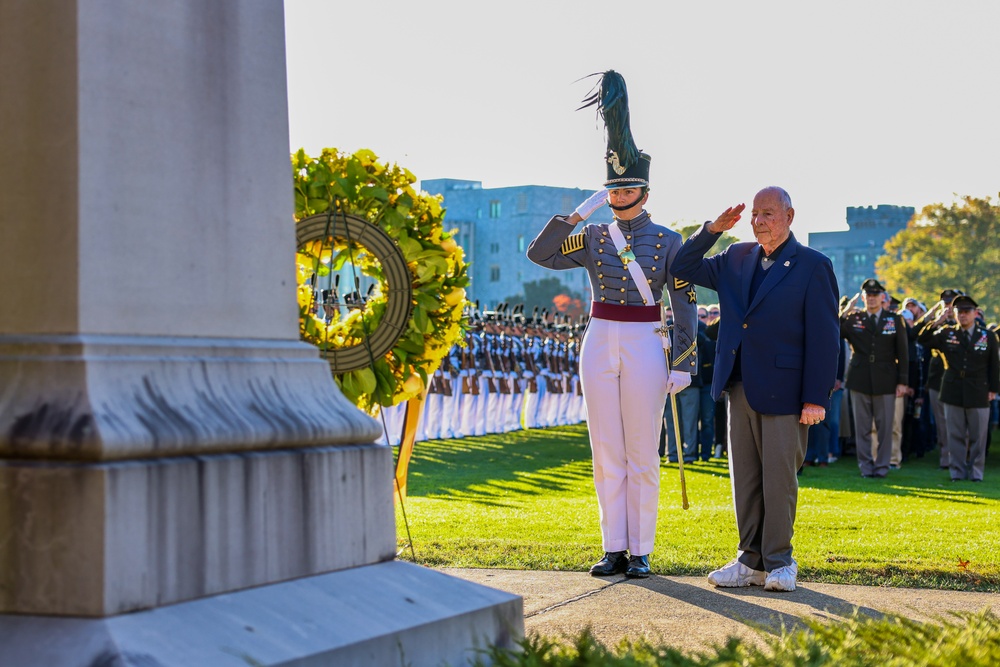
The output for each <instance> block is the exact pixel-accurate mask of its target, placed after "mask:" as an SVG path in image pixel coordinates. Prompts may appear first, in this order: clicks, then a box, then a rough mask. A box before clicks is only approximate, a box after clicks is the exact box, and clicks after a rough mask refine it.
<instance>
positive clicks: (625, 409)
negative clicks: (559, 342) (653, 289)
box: [580, 318, 667, 556]
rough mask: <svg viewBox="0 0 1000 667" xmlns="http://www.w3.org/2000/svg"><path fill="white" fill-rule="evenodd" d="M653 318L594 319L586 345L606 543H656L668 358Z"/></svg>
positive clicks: (646, 546) (620, 547) (634, 548)
mask: <svg viewBox="0 0 1000 667" xmlns="http://www.w3.org/2000/svg"><path fill="white" fill-rule="evenodd" d="M656 326H657V324H656V323H653V322H612V321H609V320H602V319H596V318H594V319H591V320H590V324H589V325H588V327H587V333H586V334H585V336H584V339H583V346H582V349H581V351H580V371H581V372H580V377H581V380H582V382H583V395H584V399H585V400H586V403H587V419H588V430H589V431H590V449H591V452H592V454H593V458H594V486H595V488H596V489H597V502H598V504H599V506H600V514H601V537H602V541H603V544H604V550H605V551H624V550H626V549H628V550H629V551H630V552H631V554H632V555H635V556H645V555H647V554H649V553H650V552H651V551H652V550H653V542H654V536H655V533H656V511H657V506H658V503H659V492H660V457H659V454H658V452H657V448H658V445H659V440H660V428H661V415H662V414H663V405H664V402H665V401H666V398H667V363H666V360H665V358H664V356H663V347H662V344H661V342H660V336H659V334H657V333H656V332H655V331H654V328H655V327H656Z"/></svg>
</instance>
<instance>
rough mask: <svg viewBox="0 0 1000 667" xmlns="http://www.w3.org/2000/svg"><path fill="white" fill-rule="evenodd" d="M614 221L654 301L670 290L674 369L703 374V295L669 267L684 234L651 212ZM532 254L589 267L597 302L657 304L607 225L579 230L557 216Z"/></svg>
mask: <svg viewBox="0 0 1000 667" xmlns="http://www.w3.org/2000/svg"><path fill="white" fill-rule="evenodd" d="M612 224H617V225H618V227H619V229H621V231H622V234H623V235H624V236H625V241H626V242H627V243H629V244H630V245H631V246H632V252H633V253H635V258H636V261H637V262H639V266H641V267H642V272H643V273H644V274H645V275H646V280H647V283H648V284H649V287H650V289H651V291H652V293H653V300H654V301H660V299H661V296H662V295H663V293H664V291H666V295H667V298H668V299H669V302H670V308H671V310H673V313H674V350H673V355H672V359H673V370H679V371H686V372H689V373H691V374H692V375H695V374H697V372H698V363H697V358H696V356H697V352H696V348H695V343H696V341H697V337H698V304H697V293H696V292H695V289H694V286H693V285H691V284H690V283H688V282H687V281H683V280H678V279H676V278H674V277H673V276H672V275H671V273H670V271H669V268H670V266H672V265H673V260H674V255H676V254H677V251H678V249H680V247H681V243H682V241H681V235H680V234H678V233H677V232H675V231H673V230H672V229H668V228H666V227H661V226H660V225H655V224H653V222H652V220H651V219H650V217H649V214H648V213H646V212H645V211H643V212H642V213H641V214H640V215H638V216H637V217H635V218H633V219H632V220H628V221H624V220H619V221H617V222H615V223H612ZM574 232H576V233H574ZM527 254H528V259H530V260H531V261H532V262H534V263H535V264H538V265H539V266H544V267H547V268H550V269H557V270H559V269H575V268H578V267H583V268H585V269H587V273H588V274H589V275H590V284H591V289H592V293H593V295H594V301H601V302H603V303H610V304H617V305H627V306H642V305H653V304H644V303H643V301H642V295H640V294H639V290H638V289H637V288H636V286H635V282H634V281H633V280H632V275H631V274H630V273H629V271H628V269H627V268H625V266H624V265H623V264H622V261H621V259H620V258H619V257H618V255H617V253H616V249H615V244H614V243H613V242H612V240H611V236H610V235H609V234H608V225H607V224H594V225H586V226H584V227H583V228H582V229H580V230H577V229H576V228H575V227H574V226H573V225H570V224H569V223H567V222H566V217H565V216H561V215H557V216H555V217H554V218H552V219H551V220H549V222H548V224H546V225H545V228H544V229H542V231H541V233H539V235H538V236H537V237H536V238H535V240H534V241H532V242H531V245H529V246H528V253H527Z"/></svg>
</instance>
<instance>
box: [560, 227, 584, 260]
mask: <svg viewBox="0 0 1000 667" xmlns="http://www.w3.org/2000/svg"><path fill="white" fill-rule="evenodd" d="M559 250H561V251H562V254H564V255H568V254H570V253H573V252H576V251H578V250H583V232H581V233H579V234H573V235H571V236H570V237H569V238H567V239H566V240H565V241H563V243H562V245H561V246H559Z"/></svg>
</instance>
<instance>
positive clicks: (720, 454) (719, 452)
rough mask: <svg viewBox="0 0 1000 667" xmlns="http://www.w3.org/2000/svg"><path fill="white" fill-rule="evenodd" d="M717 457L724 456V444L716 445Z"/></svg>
mask: <svg viewBox="0 0 1000 667" xmlns="http://www.w3.org/2000/svg"><path fill="white" fill-rule="evenodd" d="M715 458H717V459H721V458H722V445H716V446H715Z"/></svg>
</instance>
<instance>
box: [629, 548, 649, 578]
mask: <svg viewBox="0 0 1000 667" xmlns="http://www.w3.org/2000/svg"><path fill="white" fill-rule="evenodd" d="M625 576H626V577H633V578H636V579H644V578H645V577H648V576H649V555H648V554H647V555H645V556H632V557H631V558H629V559H628V568H626V570H625Z"/></svg>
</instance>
